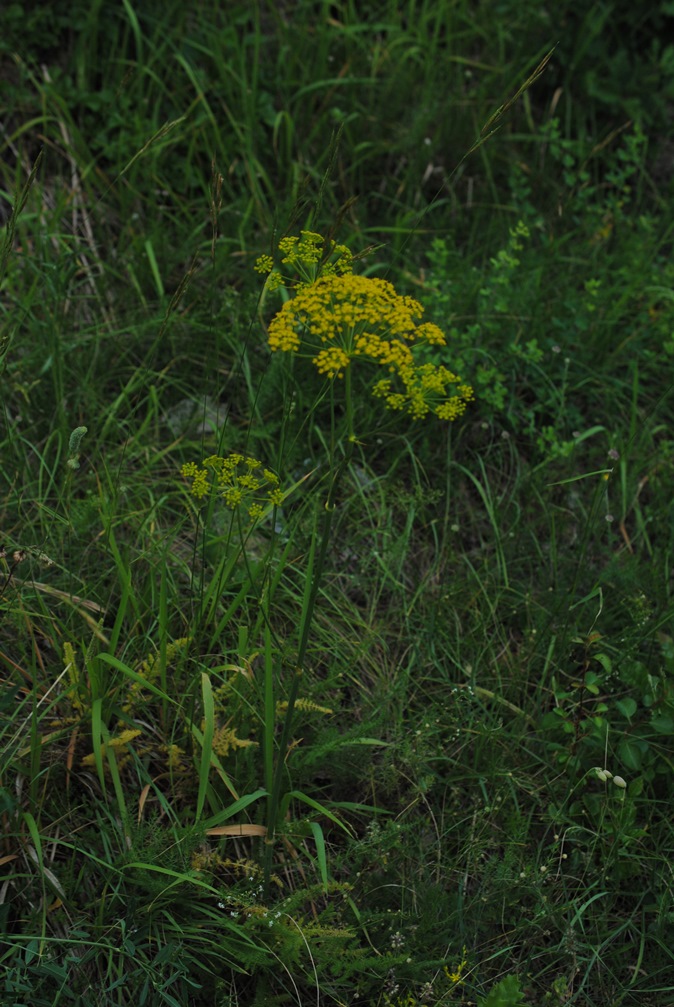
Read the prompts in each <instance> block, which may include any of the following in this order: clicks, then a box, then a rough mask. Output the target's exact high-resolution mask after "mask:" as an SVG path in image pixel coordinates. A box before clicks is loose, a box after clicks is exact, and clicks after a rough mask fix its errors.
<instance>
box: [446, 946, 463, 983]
mask: <svg viewBox="0 0 674 1007" xmlns="http://www.w3.org/2000/svg"><path fill="white" fill-rule="evenodd" d="M467 964H468V954H467V951H466V945H465V944H464V946H463V950H462V952H461V961H460V962H459V964H458V965H457V966H456V967H455V968H454V970H453V971H450V969H449V966H448V965H445V967H444V973H445V975H446V976H447V978H448V979H449V981H450V983H453V984H454V985H455V986H458V985H460V984H463V983H464V982H465V979H464V978H463V973H464V969H465V967H466V965H467Z"/></svg>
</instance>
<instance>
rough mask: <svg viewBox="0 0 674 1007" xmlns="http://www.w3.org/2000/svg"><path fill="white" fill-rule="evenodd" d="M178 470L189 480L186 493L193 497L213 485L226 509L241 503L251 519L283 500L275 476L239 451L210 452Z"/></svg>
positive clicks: (262, 514) (238, 505)
mask: <svg viewBox="0 0 674 1007" xmlns="http://www.w3.org/2000/svg"><path fill="white" fill-rule="evenodd" d="M180 471H181V474H182V475H183V476H184V477H185V478H186V479H191V480H192V485H191V486H190V493H191V494H192V496H194V497H196V498H197V500H201V499H203V498H204V497H205V496H207V495H208V494H209V493H210V492H211V490H212V489H215V490H216V492H217V493H218V495H219V496H220V497H221V498H222V499H223V500H224V502H225V505H226V506H227V507H228V508H229V509H230V510H236V509H237V508H238V507H245V509H246V511H247V513H248V517H249V519H250V520H251V521H259V520H260V518H262V517H264V515H265V513H266V512H267V510H268V509H269V507H270V506H275V507H278V506H280V505H281V504H282V503H283V492H282V490H281V489H280V486H279V478H278V476H277V475H276V473H275V472H272V471H271V469H266V468H263V467H262V463H261V462H259V461H257V459H256V458H249V457H246V456H245V455H240V454H231V455H228V456H227V457H222V456H220V455H210V457H208V458H205V459H204V461H203V463H202V465H201V466H199V465H197V464H196V463H195V462H186V463H185V464H184V465H183V466H182V468H181V470H180Z"/></svg>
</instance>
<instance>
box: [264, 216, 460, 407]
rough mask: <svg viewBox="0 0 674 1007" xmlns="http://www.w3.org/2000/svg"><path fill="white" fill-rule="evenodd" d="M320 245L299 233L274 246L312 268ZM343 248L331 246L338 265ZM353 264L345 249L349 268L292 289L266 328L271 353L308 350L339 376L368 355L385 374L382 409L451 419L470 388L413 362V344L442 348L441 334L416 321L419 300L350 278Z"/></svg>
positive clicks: (380, 385) (324, 272)
mask: <svg viewBox="0 0 674 1007" xmlns="http://www.w3.org/2000/svg"><path fill="white" fill-rule="evenodd" d="M319 245H320V248H319ZM323 245H324V241H323V238H321V236H320V235H315V234H313V233H312V232H307V231H303V232H302V236H301V238H300V239H297V238H284V239H283V241H282V242H281V244H280V245H279V249H280V251H281V254H282V255H284V258H283V259H282V261H283V262H289V263H291V264H293V265H296V264H297V262H298V261H299V260H300V259H301V261H302V262H303V263H304V264H306V265H313V266H315V265H316V263H317V262H319V260H320V249H322V248H323ZM342 248H344V246H335V249H339V250H340V259H339V260H338V264H339V263H341V262H342V257H341V256H342V255H343V254H345V253H342V252H341V249H342ZM346 251H348V249H347V250H346ZM351 262H352V256H351V255H350V253H349V257H348V259H346V261H345V265H346V264H347V263H348V271H342V272H340V271H339V270H338V269H337V268H332V269H328V268H326V267H325V266H322V267H320V271H319V275H317V277H316V278H315V279H314V280H313V282H305V283H300V284H297V285H296V286H295V287H294V289H293V297H292V299H291V300H288V301H286V303H285V304H284V305H283V307H282V308H281V310H280V311H279V312H278V313H277V314H276V315H275V317H274V318H273V319H272V321H271V323H270V325H269V330H268V339H269V347H270V349H271V350H272V352H276V351H279V350H281V351H284V352H287V353H298V354H302V355H309V356H310V357H311V360H312V363H313V364H314V366H315V367H316V369H317V370H318V372H319V373H320V374H324V375H325V376H326V377H327V378H329V379H332V378H342V377H344V374H345V372H346V369H347V367H348V366H349V365H350V364H351V363H352V362H353V361H354V360H356V359H358V358H363V359H366V360H368V361H369V362H370V363H373V364H376V365H378V366H380V367H384V368H385V369H386V371H387V372H388V374H389V375H390V376H389V377H387V378H385V379H382V380H380V381H378V382H376V384H375V385H374V388H373V393H374V395H375V396H376V397H378V398H381V399H382V400H383V402H384V404H385V405H386V407H387V408H388V409H393V410H402V411H404V412H406V413H408V414H409V415H411V416H413V417H414V418H415V419H421V418H423V417H424V416H426V415H428V414H429V413H433V414H435V415H436V416H437V417H439V418H440V419H443V420H454V419H456V418H457V417H458V416H460V415H461V414H462V413H463V412H465V409H466V404H467V403H468V402H470V401H471V399H472V398H473V397H474V395H473V390H472V388H471V387H470V386H469V385H466V384H463V383H462V382H461V379H460V378H459V377H458V376H457V375H455V374H453V373H452V372H451V371H449V370H448V369H447V368H445V367H442V366H438V365H436V364H431V363H425V364H418V363H417V362H416V359H415V348H416V347H419V346H422V345H425V346H445V345H446V340H445V336H444V334H443V333H442V331H441V330H440V329H439V328H438V326H437V325H434V324H433V323H432V322H423V323H421V322H420V321H419V320H420V319H421V317H422V315H423V312H424V309H423V307H422V306H421V305H420V304H419V302H418V301H415V300H414V299H413V298H411V297H403V296H401V295H400V294H398V293H397V292H396V290H395V287H393V285H392V284H391V283H389V282H388V281H387V280H382V279H378V278H370V277H365V276H356V275H354V274H353V273H351V272H350V269H351ZM328 265H329V264H328Z"/></svg>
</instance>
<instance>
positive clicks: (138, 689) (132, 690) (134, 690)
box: [122, 636, 192, 714]
mask: <svg viewBox="0 0 674 1007" xmlns="http://www.w3.org/2000/svg"><path fill="white" fill-rule="evenodd" d="M191 640H192V638H191V637H189V636H183V637H180V639H178V640H172V641H171V642H169V643H167V644H166V655H165V660H166V667H169V666H170V665H171V664H173V663H174V662H175V661H176V659H177V658H179V657H180V656H181V655H182V654H183V652H184V651H185V650H186V649H187V647H188V646H189V644H190V643H191ZM160 672H161V663H160V653H159V651H156V652H153V653H150V654H148V656H147V657H146V658H145V660H144V661H142V662H141V663H140V664H139V665H138V667H137V668H136V673H137V674H138V675H139V676H140V678H141V679H142V681H140V680H136V681H134V682H132V683H131V684H130V686H129V689H128V692H127V694H126V699H125V700H124V702H123V704H122V709H123V711H124V713H131V714H133V713H135V711H136V708H137V706H138V704H139V703H140V701H141V700H142V699H143V696H144V693H146V692H147V690H146V689H145V686H144V684H143V683H144V682H150V683H153V682H156V681H157V680H158V679H159V675H160Z"/></svg>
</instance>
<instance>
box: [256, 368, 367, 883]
mask: <svg viewBox="0 0 674 1007" xmlns="http://www.w3.org/2000/svg"><path fill="white" fill-rule="evenodd" d="M345 378H346V380H345V392H346V419H347V429H348V438H347V442H346V447H345V450H344V456H343V458H342V460H341V461H340V463H339V465H337V467H336V468H335V467H334V456H333V459H332V461H333V465H332V477H331V480H330V488H329V489H328V497H327V500H326V501H325V510H324V514H323V522H322V529H321V533H320V543H319V547H318V557H317V558H316V559H315V561H314V556H315V551H314V550H313V549H312V557H311V563H310V566H311V567H313V571H312V573H311V574H310V576H311V587H310V589H309V595H308V597H307V600H306V604H305V605H304V610H303V613H302V621H301V625H300V640H299V645H298V648H297V660H296V663H295V669H294V672H293V677H292V680H291V682H290V691H289V693H288V703H287V707H286V713H285V719H284V722H283V731H282V733H281V741H280V744H279V749H278V755H277V759H276V766H275V770H274V779H273V783H272V789H271V794H270V796H269V801H268V805H267V839H266V849H265V858H264V860H265V863H264V891H265V898H267V896H268V895H269V883H270V879H271V869H272V860H273V854H274V837H275V834H276V827H277V823H278V813H279V805H280V803H281V789H282V786H283V778H284V775H285V761H286V756H287V754H288V747H289V745H290V735H291V730H292V721H293V713H294V710H295V704H296V702H297V697H298V695H299V690H300V682H301V679H302V675H303V673H304V658H305V655H306V651H307V647H308V645H309V633H310V631H311V624H312V621H313V615H314V609H315V607H316V600H317V598H318V591H319V588H320V586H321V580H322V579H323V569H324V567H325V560H326V558H327V555H328V547H329V545H330V529H331V527H332V519H333V516H334V513H335V497H336V495H337V487H338V485H339V482H340V480H341V477H342V475H343V473H344V471H345V469H346V468H347V467H348V465H349V463H350V462H351V458H352V456H353V449H354V445H355V443H356V438H355V436H354V433H353V404H352V401H351V373H350V370H349V369H348V368H347V371H346V375H345ZM314 544H315V540H314Z"/></svg>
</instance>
